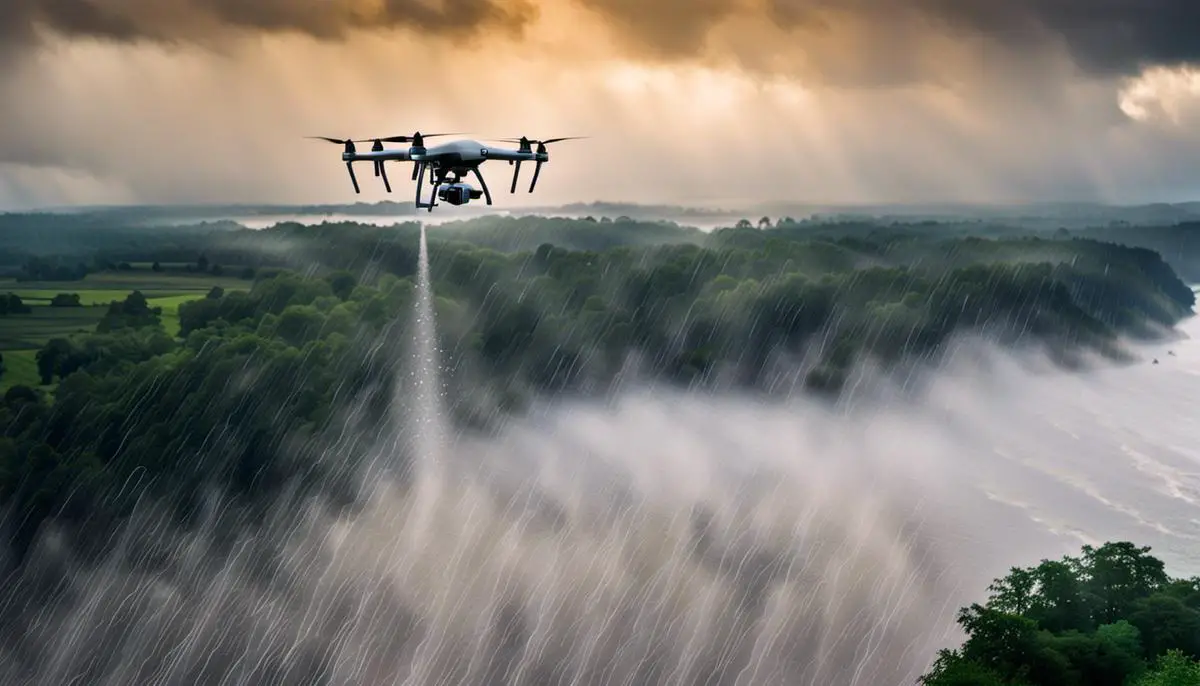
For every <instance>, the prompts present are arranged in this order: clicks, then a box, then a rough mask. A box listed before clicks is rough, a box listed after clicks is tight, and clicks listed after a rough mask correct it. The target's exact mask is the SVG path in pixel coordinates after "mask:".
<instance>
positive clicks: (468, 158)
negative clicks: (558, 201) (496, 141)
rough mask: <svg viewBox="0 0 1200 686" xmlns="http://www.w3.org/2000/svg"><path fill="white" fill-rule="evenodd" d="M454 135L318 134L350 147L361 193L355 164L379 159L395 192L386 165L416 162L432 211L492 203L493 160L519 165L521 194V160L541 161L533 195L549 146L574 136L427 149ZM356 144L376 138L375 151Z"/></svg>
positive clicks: (378, 171)
mask: <svg viewBox="0 0 1200 686" xmlns="http://www.w3.org/2000/svg"><path fill="white" fill-rule="evenodd" d="M449 135H454V134H445V133H430V134H425V135H421V133H419V132H418V133H415V134H413V135H412V136H390V137H387V138H373V139H372V138H368V139H365V140H357V141H355V140H350V139H345V140H339V139H337V138H327V137H325V136H317V137H316V138H319V139H321V140H326V141H329V142H331V143H338V144H341V145H344V146H345V152H343V153H342V161H343V162H345V163H346V169H347V170H348V171H349V172H350V182H351V183H353V184H354V192H355V193H361V192H362V191H361V189H359V186H358V179H357V178H356V177H355V175H354V163H355V162H371V163H373V164H374V167H375V176H378V177H380V178H382V179H383V185H384V188H386V189H387V192H389V193H391V192H392V185H391V183H389V182H388V177H387V170H386V169H385V168H384V164H385V163H386V162H412V163H413V173H412V178H413V180H414V181H416V182H417V207H418V208H421V209H427V210H429V211H430V212H432V211H433V208H434V207H436V206H437V201H438V200H442V201H444V202H447V203H449V204H451V205H465V204H467V203H469V202H471V201H472V200H478V199H479V198H480V197H484V198H486V199H487V204H489V205H491V204H492V193H491V191H489V190H488V186H487V182H486V181H484V180H483V174H481V173H480V172H479V166H480V165H482V164H483V163H484V162H487V161H488V160H500V161H504V162H508V163H509V164H511V165H515V166H516V169H515V170H514V171H513V178H512V188H511V189H510V192H512V193H516V192H517V178H518V177H519V176H520V174H521V163H522V162H533V163H535V164H536V165H537V166H536V167H535V168H534V172H533V180H532V181H531V182H530V184H529V192H530V193H532V192H533V189H534V188H535V187H536V186H537V180H538V175H539V174H541V171H542V165H543V164H545V163H546V162H549V161H550V154H549V152H547V150H546V145H547V144H549V143H556V142H558V141H565V140H571V139H572V138H573V137H567V138H551V139H549V140H544V141H538V140H531V139H529V138H526V137H524V136H522V137H521V138H519V139H513V138H506V139H502V140H504V141H506V142H512V143H518V144H519V147H518V148H517V149H516V150H513V149H511V148H493V147H489V146H487V145H485V144H483V143H480V142H479V141H475V140H459V141H451V142H449V143H444V144H442V145H437V146H434V147H431V148H427V147H425V139H426V138H430V137H433V136H449ZM356 142H359V143H364V142H373V143H374V145H373V146H372V148H371V150H370V151H369V152H359V151H358V150H357V148H356V147H355V145H354V144H355V143H356ZM384 143H411V145H410V146H409V147H408V148H397V149H391V150H389V149H386V148H384V147H383V144H384ZM535 145H536V146H537V148H536V149H535V148H534V146H535ZM426 170H428V172H429V183H430V185H431V186H432V187H433V189H432V193H431V195H430V199H429V202H424V201H422V199H421V185H422V183H423V182H424V180H425V172H426ZM467 174H473V175H474V176H475V178H476V179H477V180H478V181H479V185H480V189H476V188H475V187H474V186H472V185H471V184H469V183H466V182H464V181H463V180H462V179H463V178H464V177H466V175H467Z"/></svg>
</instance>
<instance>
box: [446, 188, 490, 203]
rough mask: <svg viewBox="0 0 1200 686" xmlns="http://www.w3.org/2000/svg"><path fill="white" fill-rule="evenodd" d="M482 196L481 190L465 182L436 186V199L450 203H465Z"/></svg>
mask: <svg viewBox="0 0 1200 686" xmlns="http://www.w3.org/2000/svg"><path fill="white" fill-rule="evenodd" d="M482 197H483V191H481V190H478V189H475V188H472V187H471V186H470V185H468V184H465V183H451V184H446V185H444V186H442V187H440V188H438V199H440V200H442V201H443V202H447V203H450V204H451V205H466V204H467V203H469V202H471V201H472V200H478V199H480V198H482Z"/></svg>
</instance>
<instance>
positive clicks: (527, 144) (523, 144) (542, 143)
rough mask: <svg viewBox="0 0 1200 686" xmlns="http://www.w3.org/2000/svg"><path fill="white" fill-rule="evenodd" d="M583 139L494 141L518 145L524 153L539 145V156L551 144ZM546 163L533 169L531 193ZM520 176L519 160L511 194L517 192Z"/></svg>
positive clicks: (570, 137)
mask: <svg viewBox="0 0 1200 686" xmlns="http://www.w3.org/2000/svg"><path fill="white" fill-rule="evenodd" d="M582 138H587V136H563V137H561V138H547V139H546V140H537V139H532V138H527V137H525V136H521V137H520V138H496V139H493V140H497V141H502V142H504V143H517V144H518V145H520V150H521V151H523V152H533V146H534V145H537V153H538V154H539V155H545V154H546V152H547V151H546V146H547V145H549V144H551V143H558V142H561V141H573V140H579V139H582ZM545 162H546V161H545V160H538V161H537V165H536V166H535V167H534V168H533V180H532V181H530V182H529V192H530V193H532V192H533V189H534V188H535V187H536V186H537V182H538V176H540V175H541V173H542V165H543V164H545ZM520 175H521V161H520V160H518V161H517V163H516V168H515V169H514V170H513V179H512V188H510V189H509V192H510V193H516V192H517V177H519V176H520Z"/></svg>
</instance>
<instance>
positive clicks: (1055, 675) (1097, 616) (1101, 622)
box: [922, 542, 1200, 686]
mask: <svg viewBox="0 0 1200 686" xmlns="http://www.w3.org/2000/svg"><path fill="white" fill-rule="evenodd" d="M989 591H990V592H991V595H990V597H989V599H988V601H987V603H986V604H984V605H979V604H975V605H972V606H970V607H968V608H964V609H963V610H962V611H961V612H960V613H959V617H958V623H959V625H960V626H962V628H963V630H964V631H965V633H966V634H967V639H966V641H965V642H964V643H963V645H962V647H961V648H959V649H958V650H945V651H942V652H940V653H939V654H938V658H937V660H936V661H935V662H934V664H933V666H932V668H931V669H930V671H929V673H927V674H926V675H925V676H923V677H922V683H924V684H928V685H929V686H947V685H949V684H967V683H982V684H987V683H994V684H1020V685H1022V686H1043V685H1044V686H1051V685H1055V686H1059V685H1063V686H1070V685H1072V684H1078V685H1079V686H1085V685H1086V686H1093V685H1095V686H1109V685H1111V686H1122V685H1124V684H1138V685H1141V684H1160V683H1163V684H1165V683H1171V684H1176V683H1179V684H1185V683H1193V682H1190V681H1187V680H1186V679H1187V678H1194V677H1195V676H1197V675H1200V672H1197V671H1194V670H1196V669H1198V668H1200V666H1198V665H1197V663H1196V662H1194V661H1193V660H1194V659H1195V658H1197V657H1200V642H1198V641H1200V602H1197V599H1198V598H1200V580H1197V579H1191V580H1173V579H1171V578H1170V577H1168V576H1167V575H1166V573H1165V571H1164V565H1163V563H1162V561H1161V560H1158V559H1157V558H1154V557H1153V556H1151V555H1150V549H1149V548H1140V547H1137V546H1135V545H1133V544H1132V543H1128V542H1115V543H1106V544H1104V545H1102V546H1100V547H1098V548H1094V547H1092V546H1084V547H1083V549H1082V555H1081V556H1079V557H1070V556H1067V557H1064V558H1063V559H1062V560H1043V561H1042V562H1041V563H1039V564H1038V565H1036V566H1034V567H1028V568H1013V569H1012V570H1011V571H1010V572H1009V574H1008V575H1006V576H1005V577H1003V578H1001V579H997V580H995V582H993V583H992V585H991V586H989ZM1160 658H1161V660H1160ZM1151 666H1153V668H1152V669H1151ZM1148 669H1150V671H1147V670H1148ZM1189 670H1193V671H1189ZM972 679H974V680H975V681H972ZM1164 679H1166V680H1164ZM1171 679H1184V680H1183V681H1172V680H1171ZM1195 683H1197V684H1200V681H1197V682H1195Z"/></svg>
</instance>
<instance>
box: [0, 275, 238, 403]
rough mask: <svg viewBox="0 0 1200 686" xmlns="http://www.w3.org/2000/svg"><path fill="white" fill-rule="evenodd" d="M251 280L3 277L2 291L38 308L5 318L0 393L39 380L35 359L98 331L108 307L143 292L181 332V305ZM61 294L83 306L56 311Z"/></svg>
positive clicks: (0, 333)
mask: <svg viewBox="0 0 1200 686" xmlns="http://www.w3.org/2000/svg"><path fill="white" fill-rule="evenodd" d="M250 285H251V282H250V281H246V280H242V279H237V278H232V277H228V276H213V275H211V274H209V275H206V274H191V273H179V272H166V273H164V272H149V271H147V272H108V273H98V274H88V276H87V278H85V279H82V280H80V281H51V282H47V281H26V282H18V281H16V280H13V279H0V293H14V294H16V295H18V296H20V298H21V299H22V300H23V301H24V302H25V304H27V305H29V306H30V308H31V309H32V310H33V311H32V312H31V313H29V314H14V315H7V316H3V317H0V353H2V354H3V355H4V367H5V372H4V374H3V375H0V390H4V389H7V388H9V387H11V386H14V385H17V384H24V385H36V384H37V383H38V381H39V379H38V375H37V363H36V359H35V356H36V354H37V350H38V348H40V347H42V345H44V344H45V343H46V341H48V340H50V339H52V338H65V337H69V336H72V335H75V334H80V333H90V332H92V331H94V330H95V328H96V323H97V322H99V321H100V319H101V318H102V317H104V313H105V311H107V309H108V304H109V303H110V302H112V301H114V300H124V299H125V296H127V295H129V294H130V293H132V292H133V291H135V290H136V291H141V292H142V294H143V295H145V296H146V300H147V301H149V303H150V306H151V307H161V308H162V323H163V328H164V329H166V331H167V333H169V334H171V335H173V336H174V335H178V334H179V306H180V305H182V304H183V303H185V302H188V301H190V300H196V299H198V298H203V297H204V296H205V295H206V294H207V293H208V292H209V291H210V290H211V289H212V287H213V286H220V287H221V288H223V289H225V290H226V291H237V290H241V291H245V290H249V288H250ZM59 293H74V294H78V295H79V301H80V304H81V305H82V307H50V301H51V299H53V298H54V296H56V295H58V294H59Z"/></svg>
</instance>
